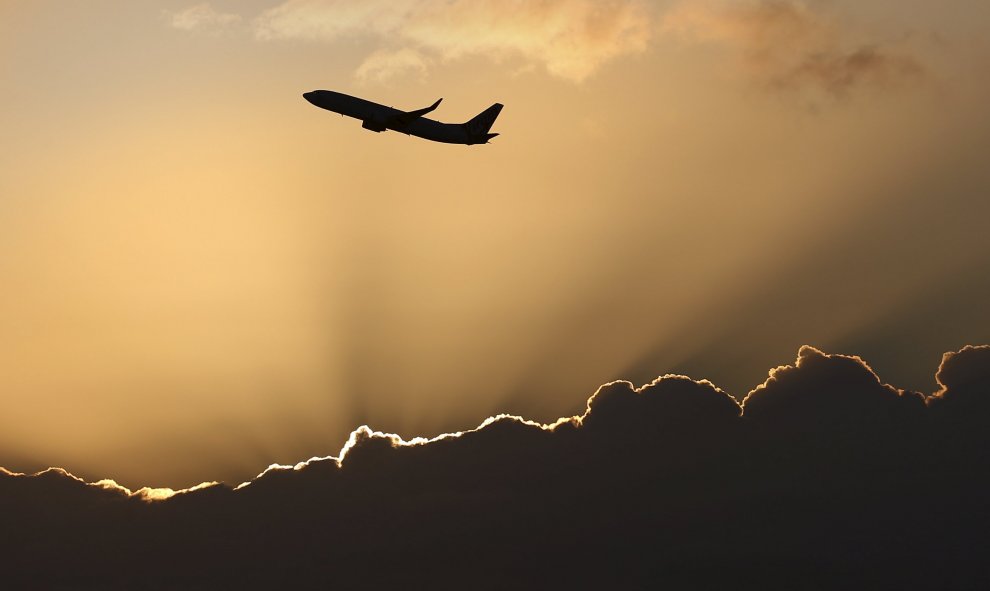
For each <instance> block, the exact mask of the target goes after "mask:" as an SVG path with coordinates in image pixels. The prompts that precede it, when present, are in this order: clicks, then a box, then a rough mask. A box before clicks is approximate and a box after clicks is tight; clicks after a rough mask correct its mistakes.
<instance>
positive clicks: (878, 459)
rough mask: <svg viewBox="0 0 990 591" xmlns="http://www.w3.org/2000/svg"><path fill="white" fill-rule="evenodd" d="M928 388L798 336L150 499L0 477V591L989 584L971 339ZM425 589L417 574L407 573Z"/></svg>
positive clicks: (988, 475) (361, 437) (988, 401)
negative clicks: (751, 363)
mask: <svg viewBox="0 0 990 591" xmlns="http://www.w3.org/2000/svg"><path fill="white" fill-rule="evenodd" d="M937 379H938V382H939V384H940V390H939V391H938V392H936V393H935V394H933V395H931V396H924V395H922V394H919V393H917V392H907V391H902V390H898V389H896V388H894V387H892V386H889V385H887V384H884V383H883V382H882V381H881V380H880V379H879V377H878V376H877V375H876V373H874V372H873V370H872V369H871V368H870V367H869V366H868V365H867V364H866V363H865V362H863V361H862V360H861V359H859V358H856V357H849V356H842V355H827V354H824V353H822V352H821V351H818V350H816V349H814V348H811V347H804V348H802V349H801V351H800V352H799V356H798V359H797V361H796V362H795V363H794V364H792V365H788V366H783V367H779V368H777V369H775V370H773V371H772V372H771V374H770V377H769V378H768V379H767V381H766V382H765V383H764V384H762V385H761V386H759V387H758V388H756V389H755V390H753V391H752V392H751V393H750V394H749V396H748V397H747V398H746V400H745V402H744V405H739V404H737V403H736V402H735V401H734V400H733V399H732V398H731V397H730V396H728V395H727V394H725V393H724V392H722V391H721V390H719V389H718V388H716V387H715V386H713V385H712V384H711V383H709V382H706V381H695V380H691V379H689V378H686V377H683V376H665V377H663V378H660V379H658V380H656V381H655V382H653V383H651V384H649V385H647V386H644V387H642V388H634V387H633V386H632V384H630V383H628V382H615V383H612V384H607V385H605V386H603V387H602V388H600V389H599V390H598V392H596V393H595V394H594V396H592V397H591V399H590V400H589V401H588V404H587V409H586V411H585V413H584V414H583V415H581V416H577V417H570V418H565V419H562V420H560V421H557V422H555V423H554V424H552V425H540V424H537V423H532V422H528V421H524V420H522V419H519V418H516V417H507V416H501V417H495V418H492V419H490V420H489V421H486V422H485V424H483V425H482V426H480V427H478V428H477V429H474V430H471V431H466V432H462V433H455V434H448V435H444V436H441V437H438V438H436V439H433V440H424V439H419V440H414V441H408V442H407V441H403V440H401V439H400V438H398V437H396V436H393V435H386V434H382V433H376V432H373V431H371V430H370V429H367V428H362V429H359V430H357V431H355V432H354V433H353V434H352V436H351V438H350V440H349V441H348V443H347V445H346V446H345V447H344V449H343V450H342V451H341V452H340V453H339V454H338V456H337V457H327V458H314V459H312V460H309V461H306V462H302V463H300V464H297V465H296V466H291V467H289V466H285V467H278V466H275V467H272V468H270V469H268V470H266V471H265V472H263V473H262V474H260V475H259V476H258V477H257V478H256V479H254V480H253V481H251V482H250V483H247V484H246V485H242V486H240V487H238V488H237V489H232V488H230V487H228V486H226V485H215V486H204V487H197V488H196V489H195V490H188V491H178V492H176V491H172V493H173V494H168V495H163V496H165V497H167V499H166V500H160V501H156V502H148V499H147V498H148V497H149V496H150V497H151V498H156V497H155V496H154V495H140V494H135V493H130V491H125V490H122V487H119V486H113V485H107V484H103V485H100V483H97V485H91V484H86V483H85V482H82V481H81V480H79V479H77V478H75V477H73V476H71V475H69V474H68V473H66V472H64V471H60V470H48V471H45V472H42V473H38V474H35V475H30V476H28V475H21V474H14V473H11V472H8V471H0V507H2V508H3V514H4V516H5V532H4V534H5V535H4V536H3V537H2V538H0V573H2V574H0V578H2V580H3V584H4V588H8V589H16V588H52V587H67V588H101V589H106V588H153V589H154V588H233V587H241V588H272V587H280V588H285V587H291V588H317V587H318V588H331V587H334V588H336V587H339V588H357V587H366V588H367V587H370V588H382V587H385V586H403V587H405V586H409V585H413V586H418V585H419V584H420V582H426V581H428V582H429V586H430V587H431V588H444V589H465V588H481V589H504V588H509V587H511V588H537V587H540V588H547V587H549V588H561V587H574V588H661V587H664V586H667V587H670V588H716V587H718V588H723V587H731V588H754V589H755V588H759V589H773V588H795V587H800V588H806V589H818V588H820V589H835V588H845V589H848V588H863V589H867V588H869V589H875V588H878V587H882V588H939V589H962V588H974V589H975V588H986V585H987V584H988V583H990V572H988V570H987V569H986V565H985V556H984V550H983V548H984V544H983V540H984V536H985V532H986V531H988V530H990V529H988V528H990V513H988V512H987V511H986V508H985V505H986V503H985V491H986V490H987V485H988V484H990V457H988V454H987V453H986V450H987V449H990V447H988V444H990V429H987V427H988V426H990V347H987V346H981V347H966V348H964V349H962V350H961V351H958V352H956V353H949V354H946V355H945V357H944V358H943V360H942V364H941V366H940V368H939V370H938V374H937ZM424 584H425V583H424Z"/></svg>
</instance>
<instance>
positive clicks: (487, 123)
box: [464, 103, 502, 141]
mask: <svg viewBox="0 0 990 591" xmlns="http://www.w3.org/2000/svg"><path fill="white" fill-rule="evenodd" d="M501 112H502V104H501V103H495V104H494V105H492V106H490V107H488V108H487V109H485V110H484V111H482V112H481V113H478V114H477V115H475V117H474V118H473V119H471V120H470V121H468V122H467V123H465V124H464V126H465V127H466V128H467V131H468V134H469V135H470V136H471V137H472V138H479V139H480V138H484V140H483V141H488V140H489V139H491V138H492V137H495V136H496V135H498V134H489V133H488V130H489V129H491V128H492V125H494V123H495V118H496V117H498V114H499V113H501Z"/></svg>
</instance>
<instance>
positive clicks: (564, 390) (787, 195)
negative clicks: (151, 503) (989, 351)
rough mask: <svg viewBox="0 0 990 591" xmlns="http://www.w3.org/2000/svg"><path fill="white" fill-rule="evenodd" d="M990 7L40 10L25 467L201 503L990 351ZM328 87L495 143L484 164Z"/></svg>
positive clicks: (14, 291)
mask: <svg viewBox="0 0 990 591" xmlns="http://www.w3.org/2000/svg"><path fill="white" fill-rule="evenodd" d="M988 22H990V5H987V4H986V3H985V2H982V1H976V0H950V1H948V2H941V3H933V2H925V1H920V0H902V1H899V2H884V1H880V0H867V1H859V2H852V1H846V0H815V1H813V0H806V1H799V0H737V1H733V2H729V1H719V0H683V1H679V2H677V1H672V2H661V1H656V2H647V1H606V2H593V1H591V0H586V1H582V0H570V1H567V0H544V1H539V2H537V1H529V2H523V1H517V2H504V1H503V2H495V1H494V0H492V1H484V0H477V1H466V0H464V1H454V2H441V1H439V0H404V1H399V2H384V1H379V0H373V1H363V2H356V1H353V2H352V1H345V0H336V1H334V0H289V1H285V2H279V1H278V0H267V1H261V0H258V1H249V2H222V1H214V2H210V3H199V4H197V3H195V2H193V3H190V2H150V1H143V0H133V1H127V2H125V1H112V0H96V1H93V2H87V3H65V2H58V3H56V2H47V1H31V2H27V1H20V0H13V1H7V2H4V3H3V4H2V6H0V96H2V97H3V99H2V100H3V107H4V108H3V109H0V129H2V130H3V133H2V135H0V285H2V289H0V396H2V401H3V404H2V407H0V466H4V467H6V468H9V469H12V470H17V471H31V470H36V469H41V468H44V467H47V466H52V465H56V466H64V467H66V468H68V469H70V470H71V471H72V472H73V473H75V474H78V475H80V476H83V477H85V478H88V479H91V480H95V479H99V478H103V477H107V476H112V477H113V478H114V479H115V480H116V481H117V482H119V483H121V484H123V485H125V486H129V487H131V488H138V487H141V486H145V485H148V486H161V487H165V486H168V487H173V488H178V487H185V486H191V485H193V484H196V483H199V482H202V481H214V480H224V481H227V482H240V481H243V480H246V479H248V478H250V477H252V476H254V475H255V474H257V473H258V472H259V471H261V470H262V469H263V468H264V467H265V466H267V465H269V464H271V463H273V462H278V463H288V464H292V463H295V462H297V461H300V460H303V459H305V458H308V457H311V456H326V455H328V454H331V453H335V452H336V450H339V449H340V447H341V445H342V444H343V442H344V441H345V440H346V439H347V435H348V434H349V433H350V432H351V430H352V429H353V428H355V427H356V426H358V425H361V424H369V425H371V426H372V427H373V428H375V429H381V430H384V431H388V432H393V433H398V434H400V435H402V436H403V437H413V436H418V435H422V436H433V435H436V434H439V433H442V432H446V431H453V430H458V429H465V428H470V427H473V426H475V425H477V424H479V423H480V422H481V421H482V420H484V419H485V418H486V417H488V416H490V415H493V414H496V413H499V412H510V413H516V414H520V415H523V416H526V417H529V418H532V419H534V420H540V421H552V420H554V419H556V418H557V417H561V416H569V415H572V414H579V413H580V412H581V411H582V410H583V408H584V404H585V400H586V399H587V397H588V395H589V394H590V393H592V392H594V391H595V390H596V389H597V388H598V386H599V385H601V384H603V383H606V382H610V381H613V380H616V379H627V380H630V381H632V382H633V383H635V384H643V383H647V382H650V381H651V380H653V379H654V378H655V377H657V376H659V375H664V374H668V373H679V374H687V375H690V376H691V377H693V378H697V379H702V378H706V379H709V380H711V381H712V382H714V383H715V384H716V385H718V386H719V387H720V388H722V389H723V390H724V391H726V392H728V393H729V394H731V395H733V396H735V397H737V398H739V399H742V398H743V397H744V396H745V395H746V394H747V393H748V392H749V391H750V390H752V389H753V388H754V387H756V386H757V385H758V384H760V383H761V382H763V380H765V379H766V376H767V371H768V369H770V368H772V367H774V366H777V365H781V364H783V363H787V362H789V361H790V360H792V359H793V358H794V355H795V352H796V351H797V350H798V348H799V347H800V346H801V345H804V344H810V345H813V346H815V347H817V348H819V349H821V350H824V351H828V352H835V353H846V354H853V355H859V356H861V357H863V358H864V359H867V360H868V361H869V362H870V365H871V366H872V367H873V368H874V369H875V370H876V371H877V373H878V374H879V375H880V376H882V378H883V379H884V380H885V381H887V382H889V383H891V384H893V385H895V386H897V387H900V388H909V389H916V390H921V391H924V392H933V391H935V390H936V388H937V384H936V383H935V381H934V379H933V372H934V369H935V368H936V367H937V365H938V360H939V359H940V356H941V354H942V353H943V352H945V351H950V350H958V349H960V348H961V347H962V346H964V345H966V344H980V343H987V342H990V312H988V309H987V306H986V302H987V301H988V300H990V274H988V273H987V272H986V271H987V269H988V266H990V237H988V235H987V234H986V230H985V220H986V219H988V215H990V203H988V199H987V197H988V195H990V169H988V168H987V166H986V157H985V154H986V153H988V150H990V117H988V116H987V115H986V108H985V105H986V104H990V82H988V81H987V79H986V76H985V72H986V71H987V68H988V66H990V41H988V40H987V39H986V35H985V30H986V25H987V24H988ZM318 88H324V89H331V90H337V91H340V92H345V93H349V94H354V95H358V96H361V97H364V98H367V99H369V100H374V101H377V102H381V103H384V104H387V105H392V106H395V107H396V108H400V109H406V110H411V109H415V108H421V107H424V106H427V105H429V104H431V103H433V102H434V101H435V100H436V99H437V98H440V97H443V98H444V101H443V103H442V104H441V106H440V108H439V109H438V110H437V111H435V112H434V113H433V114H432V116H434V117H436V118H437V119H439V120H442V121H450V122H463V121H466V120H468V119H470V118H471V117H473V116H474V115H475V114H477V113H479V112H481V111H482V110H483V109H485V108H486V107H488V106H489V105H490V104H492V103H494V102H500V103H503V104H504V105H505V108H504V110H503V111H502V114H501V115H500V117H499V119H498V120H497V121H496V123H495V125H494V127H493V129H492V131H494V132H498V133H500V134H501V135H500V136H499V137H498V138H496V139H495V140H494V141H493V142H492V143H491V144H490V145H484V146H470V147H468V146H451V145H441V144H434V143H430V142H426V141H423V140H420V139H417V138H410V137H406V136H403V135H400V134H396V133H393V132H386V133H384V134H375V133H372V132H369V131H367V130H363V129H361V126H360V122H359V121H355V120H350V119H342V118H341V117H339V116H337V115H334V114H332V113H329V112H326V111H321V110H319V109H316V108H314V107H313V106H312V105H310V104H309V103H307V102H306V101H305V100H303V99H302V97H301V95H302V93H304V92H308V91H310V90H314V89H318Z"/></svg>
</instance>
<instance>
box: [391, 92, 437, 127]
mask: <svg viewBox="0 0 990 591" xmlns="http://www.w3.org/2000/svg"><path fill="white" fill-rule="evenodd" d="M442 100H443V99H442V98H439V99H437V102H435V103H433V104H432V105H430V106H429V107H425V108H423V109H416V110H415V111H406V112H404V113H402V114H400V115H397V116H396V119H398V121H399V122H400V123H409V122H411V121H413V120H414V119H416V118H418V117H422V116H423V115H426V114H427V113H430V112H431V111H433V110H435V109H436V108H437V107H438V106H440V101H442Z"/></svg>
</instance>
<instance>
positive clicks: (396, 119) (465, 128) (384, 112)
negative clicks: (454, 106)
mask: <svg viewBox="0 0 990 591" xmlns="http://www.w3.org/2000/svg"><path fill="white" fill-rule="evenodd" d="M303 98H305V99H306V100H307V101H309V102H310V103H312V104H313V105H315V106H317V107H320V108H321V109H326V110H328V111H333V112H334V113H340V114H341V115H345V116H347V117H353V118H354V119H358V120H360V121H361V122H362V127H364V128H365V129H369V130H371V131H376V132H382V131H385V130H388V129H391V130H392V131H398V132H399V133H404V134H406V135H414V136H416V137H421V138H423V139H427V140H432V141H434V142H443V143H447V144H468V145H471V144H484V143H487V141H488V140H489V139H490V138H491V137H492V136H494V135H497V134H488V133H487V129H486V130H485V132H486V133H482V134H478V133H472V130H471V128H470V125H469V123H441V122H440V121H435V120H433V119H429V118H427V117H423V116H421V115H420V116H413V117H410V113H407V112H405V111H400V110H399V109H395V108H392V107H386V106H385V105H380V104H378V103H375V102H372V101H368V100H365V99H362V98H358V97H356V96H350V95H348V94H344V93H341V92H334V91H332V90H314V91H312V92H307V93H305V94H303ZM438 103H439V101H438ZM433 107H434V108H435V107H436V105H434V106H433ZM499 109H501V105H499ZM425 110H431V109H425ZM489 125H490V124H489Z"/></svg>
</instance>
